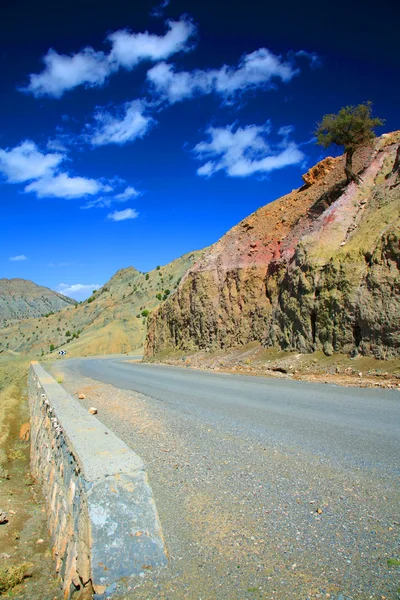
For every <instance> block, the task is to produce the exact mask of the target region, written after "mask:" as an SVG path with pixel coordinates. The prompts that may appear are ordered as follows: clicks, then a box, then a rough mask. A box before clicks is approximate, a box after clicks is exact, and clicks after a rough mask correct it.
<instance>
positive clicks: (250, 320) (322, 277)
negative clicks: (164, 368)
mask: <svg viewBox="0 0 400 600" xmlns="http://www.w3.org/2000/svg"><path fill="white" fill-rule="evenodd" d="M354 168H355V170H356V171H357V172H358V173H359V175H360V177H361V183H360V184H359V185H356V184H355V183H350V184H347V183H346V177H345V173H344V157H343V156H342V157H338V158H326V159H324V160H323V161H322V162H320V163H318V164H317V165H316V166H314V167H313V168H311V169H310V170H309V171H308V173H306V174H305V175H304V176H303V180H304V185H303V186H302V187H300V188H299V189H297V190H293V191H292V192H291V193H289V194H287V195H286V196H283V197H282V198H280V199H278V200H276V201H275V202H272V203H270V204H267V205H266V206H263V207H262V208H260V209H259V210H257V211H256V212H255V213H253V214H252V215H250V216H249V217H247V218H246V219H244V220H243V221H242V222H241V223H239V224H238V225H236V226H235V227H233V228H232V229H231V230H230V231H228V233H226V234H225V235H224V236H223V237H222V238H221V239H220V240H219V241H218V242H217V243H216V244H214V245H213V246H211V247H210V248H209V249H208V250H207V251H206V252H204V254H203V256H202V257H201V258H200V260H198V261H197V262H196V263H195V264H194V265H193V267H191V268H190V269H189V270H188V272H187V273H186V275H185V276H184V277H183V279H182V281H181V283H180V285H179V287H178V289H177V292H176V294H174V296H172V297H171V298H169V299H168V300H167V301H166V302H165V303H163V304H162V305H161V306H160V307H159V308H158V309H157V310H155V311H154V312H153V313H152V315H151V316H150V317H149V323H148V333H147V340H146V354H147V356H148V357H158V358H160V357H161V358H162V357H167V356H168V354H169V353H174V352H176V351H177V350H178V351H181V352H183V353H191V352H196V351H199V350H204V351H216V350H227V349H229V348H234V347H238V346H243V345H245V344H248V343H249V342H259V343H261V344H262V345H263V346H264V347H266V348H268V347H270V348H276V349H279V350H287V351H297V352H302V353H310V352H313V351H315V350H323V351H324V352H325V354H326V355H328V356H330V355H331V354H333V353H335V352H341V353H350V354H351V355H352V356H355V355H356V354H357V353H359V354H362V355H365V356H373V357H375V358H379V359H383V358H391V357H397V356H400V328H399V323H400V270H399V269H400V131H397V132H393V133H387V134H384V135H382V136H381V137H379V138H377V139H376V140H375V141H374V143H373V144H372V145H371V146H370V147H364V148H360V149H359V150H358V151H357V152H356V154H355V155H354Z"/></svg>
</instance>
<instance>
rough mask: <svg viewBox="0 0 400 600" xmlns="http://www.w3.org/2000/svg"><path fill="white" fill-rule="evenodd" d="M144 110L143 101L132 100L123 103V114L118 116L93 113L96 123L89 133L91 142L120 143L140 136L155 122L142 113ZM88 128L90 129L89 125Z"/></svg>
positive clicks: (100, 144)
mask: <svg viewBox="0 0 400 600" xmlns="http://www.w3.org/2000/svg"><path fill="white" fill-rule="evenodd" d="M145 110H146V108H145V105H144V103H143V102H141V101H140V100H134V101H133V102H127V103H126V104H124V105H123V111H122V113H123V114H122V115H121V116H120V117H119V116H113V115H111V114H110V113H108V112H104V111H98V112H97V113H96V114H95V115H94V118H95V119H96V121H97V124H96V125H95V126H94V127H93V129H92V132H91V133H90V134H89V135H90V138H89V139H90V141H91V143H92V144H93V145H94V146H104V145H106V144H119V145H122V144H126V143H127V142H133V140H135V139H137V138H142V137H143V136H144V135H145V134H146V133H147V131H148V130H149V129H150V128H151V127H152V125H153V124H154V123H155V120H154V119H153V118H152V117H150V116H145V115H144V114H143V113H144V112H145ZM88 129H89V130H90V126H88Z"/></svg>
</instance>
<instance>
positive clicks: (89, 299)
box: [87, 296, 94, 304]
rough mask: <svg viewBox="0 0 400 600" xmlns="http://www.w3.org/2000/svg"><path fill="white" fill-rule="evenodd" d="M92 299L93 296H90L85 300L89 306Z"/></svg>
mask: <svg viewBox="0 0 400 600" xmlns="http://www.w3.org/2000/svg"><path fill="white" fill-rule="evenodd" d="M93 300H94V298H93V296H90V298H88V299H87V301H88V303H89V304H90V303H91V302H93Z"/></svg>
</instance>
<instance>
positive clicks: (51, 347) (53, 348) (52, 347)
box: [50, 344, 56, 352]
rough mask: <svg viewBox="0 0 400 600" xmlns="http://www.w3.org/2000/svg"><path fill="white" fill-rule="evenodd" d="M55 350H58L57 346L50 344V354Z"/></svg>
mask: <svg viewBox="0 0 400 600" xmlns="http://www.w3.org/2000/svg"><path fill="white" fill-rule="evenodd" d="M55 349H56V347H55V345H54V344H50V352H53V350H55Z"/></svg>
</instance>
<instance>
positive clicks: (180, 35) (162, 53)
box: [108, 17, 195, 69]
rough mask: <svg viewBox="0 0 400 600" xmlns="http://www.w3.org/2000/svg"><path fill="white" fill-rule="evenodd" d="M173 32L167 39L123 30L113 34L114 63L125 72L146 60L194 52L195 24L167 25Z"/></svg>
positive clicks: (172, 23) (110, 36) (111, 54)
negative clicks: (191, 44)
mask: <svg viewBox="0 0 400 600" xmlns="http://www.w3.org/2000/svg"><path fill="white" fill-rule="evenodd" d="M167 26H168V29H169V31H167V33H166V34H165V35H164V36H160V35H153V34H151V33H149V32H148V31H145V32H144V33H130V32H129V31H128V30H120V31H115V32H114V33H111V34H110V35H109V36H108V39H109V40H110V41H111V43H112V50H111V53H110V61H111V62H115V63H116V64H117V65H118V66H122V67H125V69H132V68H133V67H134V66H135V65H137V63H138V62H140V61H142V60H152V61H157V60H162V59H165V58H168V57H169V56H171V55H172V54H176V53H177V52H181V51H187V50H190V48H191V46H190V45H188V41H189V39H190V38H191V37H192V35H193V34H194V32H195V26H194V25H193V23H192V22H191V21H190V20H189V19H187V18H185V17H182V18H181V20H180V21H167Z"/></svg>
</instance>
